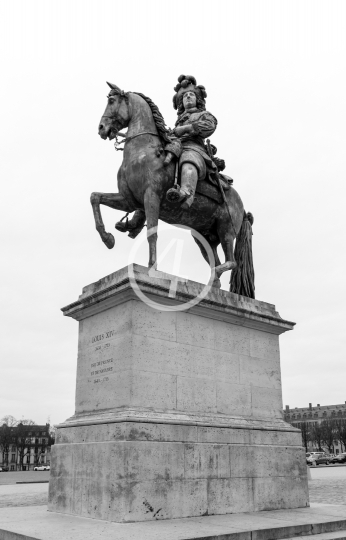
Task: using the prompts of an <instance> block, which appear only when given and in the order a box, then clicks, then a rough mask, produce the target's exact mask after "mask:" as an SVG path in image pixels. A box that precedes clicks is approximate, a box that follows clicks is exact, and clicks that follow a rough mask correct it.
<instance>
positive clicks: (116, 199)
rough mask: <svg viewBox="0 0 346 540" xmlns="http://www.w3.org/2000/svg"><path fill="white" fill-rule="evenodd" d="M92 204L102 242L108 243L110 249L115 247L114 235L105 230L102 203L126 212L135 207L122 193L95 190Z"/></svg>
mask: <svg viewBox="0 0 346 540" xmlns="http://www.w3.org/2000/svg"><path fill="white" fill-rule="evenodd" d="M90 202H91V206H92V209H93V212H94V218H95V225H96V230H97V231H98V233H99V235H100V236H101V240H102V242H104V243H105V244H106V246H107V247H108V249H112V247H114V243H115V241H114V236H113V235H112V234H111V233H108V232H106V231H105V226H104V223H103V220H102V215H101V209H100V204H104V205H105V206H110V207H111V208H114V209H115V210H123V211H124V212H132V211H133V209H132V208H129V205H128V203H127V202H126V200H125V199H124V197H123V196H122V195H120V193H97V192H94V193H92V194H91V197H90Z"/></svg>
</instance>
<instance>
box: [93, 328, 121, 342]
mask: <svg viewBox="0 0 346 540" xmlns="http://www.w3.org/2000/svg"><path fill="white" fill-rule="evenodd" d="M114 335H115V330H108V332H104V333H103V334H98V335H97V336H94V337H92V338H91V343H96V342H97V341H102V340H103V339H109V338H111V337H113V336H114Z"/></svg>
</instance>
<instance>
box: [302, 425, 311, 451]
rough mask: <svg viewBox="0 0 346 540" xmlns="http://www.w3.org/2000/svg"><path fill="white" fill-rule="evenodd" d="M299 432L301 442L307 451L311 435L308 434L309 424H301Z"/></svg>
mask: <svg viewBox="0 0 346 540" xmlns="http://www.w3.org/2000/svg"><path fill="white" fill-rule="evenodd" d="M299 429H300V431H301V432H302V442H303V445H304V446H305V451H306V452H307V451H308V446H309V442H310V440H311V433H310V431H311V430H310V423H309V422H301V424H300V426H299Z"/></svg>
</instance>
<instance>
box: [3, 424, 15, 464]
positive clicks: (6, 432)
mask: <svg viewBox="0 0 346 540" xmlns="http://www.w3.org/2000/svg"><path fill="white" fill-rule="evenodd" d="M12 437H13V433H12V430H11V428H10V427H9V426H8V425H7V424H3V425H2V426H1V427H0V451H1V452H2V463H3V464H4V465H8V454H9V451H10V444H11V442H12Z"/></svg>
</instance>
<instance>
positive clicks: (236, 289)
mask: <svg viewBox="0 0 346 540" xmlns="http://www.w3.org/2000/svg"><path fill="white" fill-rule="evenodd" d="M253 222H254V219H253V215H252V214H251V213H250V212H248V213H247V214H246V213H245V212H244V217H243V222H242V225H241V228H240V231H239V233H238V234H237V241H236V244H235V250H234V258H235V260H236V263H237V267H236V268H235V269H234V270H232V275H231V281H230V284H231V286H230V291H231V292H233V293H236V294H241V295H242V296H247V297H249V298H255V271H254V267H253V259H252V224H253Z"/></svg>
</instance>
